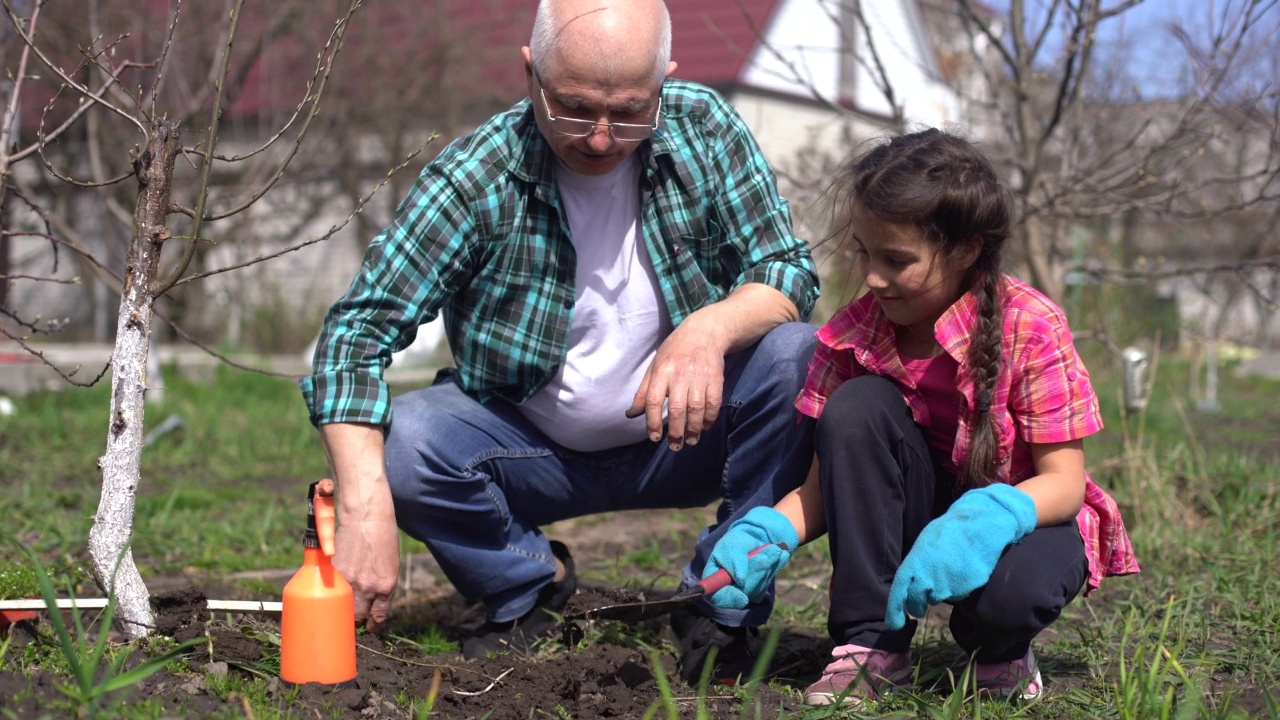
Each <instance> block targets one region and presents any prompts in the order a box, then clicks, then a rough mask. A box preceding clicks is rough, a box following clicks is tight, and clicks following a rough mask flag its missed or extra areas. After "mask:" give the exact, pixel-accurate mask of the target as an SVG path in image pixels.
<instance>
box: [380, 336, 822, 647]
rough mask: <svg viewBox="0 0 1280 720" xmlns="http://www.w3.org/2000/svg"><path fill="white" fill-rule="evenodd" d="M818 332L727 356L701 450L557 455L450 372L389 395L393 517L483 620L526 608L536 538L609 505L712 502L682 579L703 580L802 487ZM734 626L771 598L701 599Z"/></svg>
mask: <svg viewBox="0 0 1280 720" xmlns="http://www.w3.org/2000/svg"><path fill="white" fill-rule="evenodd" d="M813 336H814V327H813V326H811V325H809V324H807V323H799V322H795V323H786V324H783V325H780V326H778V327H777V328H775V329H774V330H772V331H771V332H770V333H769V334H768V335H766V336H765V337H764V338H762V339H761V340H760V341H759V342H757V343H756V344H755V345H753V346H751V347H749V348H747V349H745V350H742V351H740V352H737V353H734V354H733V355H730V356H728V357H726V358H725V386H724V402H723V405H722V407H721V410H720V416H719V417H718V418H717V420H716V422H715V424H714V425H712V426H711V427H710V428H709V429H707V430H705V431H704V432H703V434H702V437H701V439H700V440H699V441H698V444H697V445H692V446H691V445H685V446H684V448H683V449H682V450H680V451H678V452H672V451H671V450H669V449H668V448H667V444H666V438H665V437H664V438H663V439H662V440H661V441H659V442H657V443H653V442H648V441H644V442H640V443H637V444H635V445H628V446H624V447H620V448H614V449H610V450H602V451H599V452H590V453H582V452H575V451H572V450H568V449H566V448H564V447H561V446H559V445H557V444H555V443H554V442H552V441H551V440H549V439H548V438H546V437H545V436H544V435H543V434H542V433H541V432H539V431H538V430H537V429H536V428H534V427H533V425H532V424H530V423H529V422H528V421H527V420H525V418H524V416H523V415H521V414H520V412H519V411H518V410H517V409H516V408H515V407H514V406H512V405H510V404H508V403H506V402H503V401H500V400H494V401H490V402H486V403H480V402H478V401H477V400H476V399H475V398H474V397H473V396H471V395H468V394H467V393H466V392H464V391H463V390H462V388H461V387H460V386H459V385H458V384H457V382H456V381H455V380H454V379H453V378H451V377H449V378H444V379H442V380H439V381H437V382H436V384H434V385H432V386H431V387H427V388H422V389H420V390H414V391H411V392H407V393H404V394H402V395H399V396H397V397H396V398H395V400H394V405H393V410H392V421H391V424H390V427H389V430H388V433H387V438H386V458H387V477H388V479H389V480H390V483H391V493H392V496H393V497H394V499H395V511H396V521H397V523H398V524H399V525H400V527H401V528H402V529H403V530H404V531H405V532H406V533H408V534H409V535H410V536H412V537H414V538H416V539H418V540H421V541H422V542H423V543H425V544H426V546H427V548H428V549H429V550H430V551H431V554H432V555H433V556H434V557H435V559H436V562H437V563H439V564H440V567H441V569H442V570H443V571H444V573H445V575H446V576H447V577H448V578H449V581H450V582H451V583H453V585H454V587H455V588H457V590H458V592H460V593H461V594H462V595H464V596H466V597H468V598H472V599H479V600H481V601H483V602H484V604H485V606H486V607H487V609H488V614H489V619H490V620H493V621H495V622H505V621H508V620H513V619H515V618H518V617H520V616H522V615H523V614H525V613H526V612H528V611H529V610H531V609H532V608H533V606H534V604H535V603H536V601H537V597H538V592H539V590H541V589H542V588H543V587H544V586H545V585H547V584H548V583H550V582H551V581H552V579H553V577H554V573H555V559H554V557H553V556H552V554H551V549H550V543H549V541H548V540H547V538H546V537H545V536H544V535H543V534H542V531H541V530H540V529H539V528H540V527H541V526H543V525H546V524H548V523H553V522H556V521H559V520H565V519H568V518H573V517H581V516H583V515H591V514H595V513H602V512H608V511H616V510H637V509H655V508H690V507H702V506H705V505H707V504H709V503H711V502H712V501H714V500H719V501H720V505H719V507H718V509H717V512H716V522H715V524H714V525H712V526H711V527H708V528H704V529H703V530H702V532H701V533H700V534H699V536H698V541H697V545H696V547H695V548H694V553H693V557H692V559H691V560H690V561H689V563H688V564H687V565H686V566H685V567H684V569H683V582H684V583H685V584H686V585H692V584H694V583H696V582H697V581H698V580H699V579H700V578H701V576H702V575H701V573H702V568H703V565H704V564H705V562H706V560H707V557H708V556H709V555H710V553H711V549H712V548H713V547H714V546H715V543H716V541H717V540H718V539H720V536H721V535H722V534H723V533H724V530H725V529H726V528H727V527H728V525H729V523H731V522H732V521H734V520H736V519H738V518H739V517H741V516H742V515H745V514H746V513H747V511H748V510H750V509H751V508H753V507H756V506H757V505H773V504H774V503H776V502H777V501H778V500H779V499H781V498H782V497H783V496H784V495H786V494H787V493H788V492H790V491H791V490H793V489H795V488H796V487H798V486H799V485H800V484H801V483H802V482H803V481H804V478H805V476H806V474H807V473H808V470H809V466H810V464H811V463H812V461H813V438H812V430H813V424H812V421H811V420H809V419H808V418H805V417H804V416H802V415H800V413H799V412H798V411H797V410H796V409H795V406H794V404H793V403H794V401H795V398H796V396H797V395H798V394H799V392H800V389H801V388H802V387H803V384H804V378H805V373H806V371H807V368H808V362H809V358H810V356H811V355H812V354H813V347H814V337H813ZM702 609H703V612H704V613H705V614H707V615H708V616H711V617H714V618H715V619H716V620H717V621H719V622H721V623H724V624H726V625H733V626H755V625H761V624H763V623H764V622H765V621H766V620H767V619H768V617H769V614H770V612H772V610H773V591H772V589H771V590H770V592H769V594H768V596H767V598H766V599H765V600H764V601H762V602H761V603H759V604H757V605H755V606H752V607H749V608H747V609H745V610H721V609H718V608H715V607H713V606H711V605H710V604H709V603H704V604H703V608H702Z"/></svg>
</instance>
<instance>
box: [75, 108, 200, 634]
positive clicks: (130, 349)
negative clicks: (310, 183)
mask: <svg viewBox="0 0 1280 720" xmlns="http://www.w3.org/2000/svg"><path fill="white" fill-rule="evenodd" d="M179 148H180V143H179V137H178V131H177V127H176V126H175V125H173V124H172V123H169V122H167V121H157V122H155V123H154V124H153V125H152V128H151V137H150V138H149V140H148V143H147V147H146V149H145V150H144V152H143V153H142V155H141V156H140V157H138V158H137V160H136V162H135V168H136V170H137V173H138V204H137V207H136V208H135V210H134V215H133V237H132V238H131V239H130V241H129V254H128V259H127V264H126V266H125V279H124V292H123V293H122V294H121V297H120V315H119V318H118V319H117V322H116V342H115V350H114V351H113V352H112V355H111V417H110V421H109V423H108V428H107V450H106V453H105V454H103V456H102V457H101V458H100V459H99V460H98V465H99V467H100V468H101V469H102V496H101V498H100V499H99V501H98V512H97V513H96V514H95V516H94V522H93V528H92V529H91V530H90V531H89V555H90V556H91V558H92V560H93V570H94V575H95V579H96V580H97V582H98V585H99V586H100V587H101V588H102V590H103V592H105V593H107V594H108V595H110V596H111V597H113V598H115V601H116V615H115V617H116V619H117V620H118V621H119V625H120V627H121V628H122V629H123V630H124V632H125V634H126V635H128V636H129V637H131V638H139V637H144V636H146V635H149V634H151V631H152V630H153V629H154V627H155V621H154V614H153V613H152V611H151V596H150V594H149V593H148V592H147V586H146V584H145V583H144V582H143V581H142V576H141V574H139V572H138V568H137V566H136V565H135V564H134V561H133V551H132V550H131V548H130V541H131V539H132V536H133V515H134V509H135V507H136V505H137V497H138V484H139V481H140V479H141V467H142V447H143V430H144V423H143V418H144V414H145V411H146V403H145V396H146V387H147V357H148V350H149V347H150V336H151V322H152V314H151V305H152V302H153V301H154V300H155V295H154V288H155V284H156V279H157V275H158V274H159V269H160V248H161V246H162V243H164V241H165V240H167V239H168V237H169V231H168V229H167V228H166V227H165V219H166V218H167V217H168V215H169V212H170V205H169V192H170V189H171V187H172V181H173V164H174V158H175V157H176V156H177V152H178V150H179Z"/></svg>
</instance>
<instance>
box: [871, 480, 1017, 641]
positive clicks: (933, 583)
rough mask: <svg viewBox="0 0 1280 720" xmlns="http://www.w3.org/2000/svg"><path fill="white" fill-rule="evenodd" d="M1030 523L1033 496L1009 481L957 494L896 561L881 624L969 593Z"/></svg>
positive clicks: (893, 624)
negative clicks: (904, 555)
mask: <svg viewBox="0 0 1280 720" xmlns="http://www.w3.org/2000/svg"><path fill="white" fill-rule="evenodd" d="M1035 529H1036V504H1035V501H1034V500H1032V499H1031V496H1030V495H1028V494H1026V493H1024V492H1022V491H1021V490H1019V489H1017V488H1015V487H1013V486H1011V485H1005V484H1002V483H997V484H995V485H988V486H987V487H984V488H977V489H974V490H970V491H968V492H966V493H965V494H963V495H961V496H960V498H959V499H958V500H956V501H955V502H954V503H953V504H952V505H951V507H950V508H949V509H948V510H947V512H946V513H944V514H943V515H942V516H941V517H939V518H936V519H935V520H934V521H933V522H931V523H929V524H928V525H926V526H925V528H924V530H922V531H921V532H920V536H919V537H918V538H916V542H915V545H913V546H912V547H911V551H910V552H908V553H907V557H906V558H904V559H903V561H902V564H901V565H900V566H898V572H897V574H896V575H894V578H893V586H892V587H891V588H890V589H889V606H888V608H887V609H886V611H885V616H884V622H885V625H887V626H888V627H889V629H890V630H898V629H900V628H902V627H904V626H905V625H906V623H907V615H911V616H912V617H923V616H924V615H925V613H926V612H928V610H929V606H930V605H936V604H938V603H941V602H952V601H955V600H960V599H962V598H965V597H968V596H969V594H970V593H972V592H973V591H974V590H977V589H978V588H980V587H982V586H983V585H986V584H987V581H988V580H990V579H991V573H992V571H994V570H995V567H996V562H997V561H999V560H1000V555H1001V554H1003V553H1004V550H1005V548H1007V547H1009V546H1010V545H1012V544H1014V543H1016V542H1018V541H1019V540H1021V539H1022V538H1024V537H1026V536H1027V535H1030V534H1031V531H1033V530H1035ZM904 611H905V612H904Z"/></svg>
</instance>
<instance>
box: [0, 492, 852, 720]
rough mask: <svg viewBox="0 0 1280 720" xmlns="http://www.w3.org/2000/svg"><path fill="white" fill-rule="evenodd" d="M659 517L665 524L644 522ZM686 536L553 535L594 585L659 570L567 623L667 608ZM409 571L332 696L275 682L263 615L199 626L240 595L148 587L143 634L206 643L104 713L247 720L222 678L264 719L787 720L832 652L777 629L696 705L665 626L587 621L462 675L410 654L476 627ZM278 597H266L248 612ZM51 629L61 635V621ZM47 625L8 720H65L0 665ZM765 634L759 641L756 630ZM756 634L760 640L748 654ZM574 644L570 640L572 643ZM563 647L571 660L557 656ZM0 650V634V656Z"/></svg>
mask: <svg viewBox="0 0 1280 720" xmlns="http://www.w3.org/2000/svg"><path fill="white" fill-rule="evenodd" d="M659 517H661V518H663V520H664V521H665V525H662V526H659V525H655V524H654V522H653V521H654V519H655V518H659ZM699 522H700V521H699V520H698V519H697V518H693V519H692V523H691V524H689V527H687V528H686V527H682V526H680V523H679V522H673V521H672V519H671V515H670V514H665V515H664V514H657V513H655V514H645V513H642V514H638V515H627V514H621V515H620V516H619V517H615V518H612V519H610V520H609V521H607V522H605V523H602V524H599V525H596V526H591V525H586V526H575V527H574V528H573V529H571V530H570V529H568V528H558V530H559V532H558V534H557V533H556V530H557V528H553V529H552V531H551V532H552V534H553V535H554V536H558V537H564V538H566V539H567V540H568V541H569V543H570V545H571V547H572V548H573V552H574V558H575V560H576V562H577V565H578V567H579V570H580V572H581V571H582V570H583V569H584V568H589V567H594V568H596V570H597V574H598V572H599V571H603V573H604V574H610V573H611V572H612V571H616V570H617V569H619V568H626V569H627V570H629V571H631V572H637V573H638V572H639V571H637V570H636V568H634V567H631V566H630V565H628V564H627V562H628V561H626V560H625V558H626V556H627V554H628V553H632V552H635V551H636V550H637V549H638V548H643V547H657V548H658V549H659V550H660V552H661V553H662V554H663V556H664V559H663V560H662V561H660V566H658V567H656V568H655V569H654V570H652V572H646V573H645V574H646V575H647V576H646V577H643V578H636V579H635V581H634V583H632V582H631V581H628V582H626V583H619V584H615V585H612V586H611V585H608V584H598V583H597V584H592V583H591V582H590V581H588V580H586V579H584V580H582V581H581V582H580V586H579V591H578V594H577V595H576V596H574V597H573V598H572V600H571V602H570V605H569V607H568V608H567V609H566V614H569V615H572V614H574V613H576V612H578V611H582V610H588V609H592V608H597V607H601V606H605V605H615V604H618V603H630V602H639V601H643V600H655V599H661V598H663V597H666V596H670V595H671V594H672V593H671V591H670V590H667V591H663V590H660V589H654V587H653V586H654V585H659V584H662V585H668V586H669V585H671V584H672V583H673V579H674V575H675V570H674V569H673V568H676V567H678V566H679V563H681V562H683V560H682V559H679V558H682V556H683V555H684V553H685V548H687V547H689V546H690V545H691V543H692V538H693V537H694V535H695V534H696V532H697V526H698V523H699ZM686 543H688V544H686ZM424 557H425V556H424V555H421V554H419V555H415V556H410V557H409V558H407V559H406V566H409V565H413V566H416V568H417V569H416V570H415V569H410V568H408V567H406V568H405V571H406V573H405V574H404V575H402V581H401V587H400V589H399V591H398V597H397V601H396V604H395V608H394V610H393V614H392V618H391V620H390V622H389V623H388V625H387V627H386V629H385V630H384V631H383V632H381V633H379V634H371V633H366V632H364V631H361V632H360V633H359V634H358V636H357V670H358V673H357V677H356V679H355V680H354V681H352V682H351V683H348V684H345V685H343V686H337V687H335V686H321V685H317V684H308V685H306V686H304V687H303V688H302V689H301V692H299V693H296V694H295V693H293V692H292V691H293V687H292V686H291V685H289V684H288V683H285V682H283V681H282V680H280V678H279V676H278V673H279V646H278V644H276V643H277V642H278V639H279V633H280V627H279V617H278V616H273V615H257V616H254V615H247V614H244V615H227V614H225V613H219V614H217V616H216V617H211V616H210V613H209V611H208V609H207V607H206V605H205V600H206V598H207V597H215V598H219V599H236V598H237V597H239V598H243V597H244V595H245V593H244V592H243V591H242V590H237V586H236V584H235V582H234V581H232V580H229V579H227V578H192V577H186V578H152V579H149V580H148V586H149V588H150V589H151V591H152V593H153V604H154V605H155V606H156V616H157V628H156V630H157V634H158V635H163V636H165V637H170V638H173V639H174V640H176V641H179V642H181V641H183V640H187V639H190V638H199V637H208V638H209V640H210V645H208V646H200V647H199V649H198V651H197V652H192V653H190V654H189V655H188V656H187V665H188V667H187V668H185V669H183V670H182V671H181V672H171V671H169V670H164V671H161V672H159V673H157V674H155V675H152V676H151V677H150V678H148V679H146V680H144V681H143V682H141V683H139V684H137V685H135V686H133V687H130V688H127V689H124V690H121V691H119V692H117V693H115V694H114V696H113V697H115V698H116V700H117V702H118V703H119V704H118V705H117V706H116V709H117V710H120V711H121V712H122V714H125V715H126V716H127V712H125V711H126V710H127V708H128V707H129V706H130V705H133V704H135V703H140V702H143V701H149V702H151V703H157V702H158V703H162V704H163V708H164V713H163V714H164V716H165V717H192V718H198V717H210V716H217V717H252V716H253V714H252V713H250V714H246V711H245V702H246V701H245V700H244V699H243V698H242V697H241V696H240V693H227V692H226V691H225V690H220V688H218V687H211V686H213V685H225V684H224V683H219V682H218V679H219V678H221V677H222V676H231V677H232V679H234V678H235V677H239V678H242V679H244V680H246V681H251V680H253V679H254V678H262V679H263V680H264V681H265V683H266V686H267V693H268V695H269V696H270V697H271V698H272V701H273V702H274V703H275V707H277V708H278V709H279V710H280V711H281V712H287V713H288V716H289V717H297V718H313V717H323V718H329V717H365V718H410V717H413V714H412V711H411V709H410V706H409V704H408V703H409V701H413V702H415V703H418V704H419V705H420V704H421V703H422V702H423V701H424V700H425V699H426V698H428V697H432V696H434V697H435V701H434V709H433V712H432V714H431V715H430V717H436V718H490V719H491V720H503V719H505V718H511V719H514V718H529V717H556V718H558V717H571V718H576V719H586V718H641V717H645V715H646V713H647V712H649V711H650V710H651V708H653V706H654V705H655V703H659V704H662V703H664V702H666V701H664V699H663V698H664V697H670V698H673V699H674V702H675V704H676V706H677V707H679V708H680V711H681V715H682V716H683V717H694V716H695V714H696V713H697V712H698V711H699V705H700V704H701V707H702V710H703V712H704V713H705V715H704V716H705V717H710V718H739V717H743V716H744V715H743V710H744V707H745V708H746V710H747V715H746V716H748V717H776V716H778V715H779V714H784V713H788V712H792V711H796V710H798V709H799V708H800V707H801V702H800V701H801V695H800V690H802V689H803V688H804V687H806V686H807V685H808V684H809V683H810V682H812V681H813V680H814V679H815V678H816V677H817V676H818V675H819V674H820V673H821V671H822V668H823V666H825V664H826V661H827V659H828V658H829V653H830V647H831V644H830V642H829V641H828V639H827V638H826V636H825V634H824V633H821V632H818V631H815V630H813V629H811V628H783V629H782V630H781V634H780V637H779V642H778V646H777V650H776V652H775V653H774V655H773V659H772V662H771V663H770V665H769V675H768V676H767V678H766V682H762V683H754V684H746V683H744V684H743V685H741V686H728V685H720V684H714V685H712V686H711V687H710V688H704V689H703V691H702V692H699V691H698V689H697V688H695V687H691V686H690V685H688V684H686V683H684V682H683V681H682V680H681V679H680V677H679V675H678V674H677V673H676V658H675V652H676V651H675V648H674V644H673V638H672V636H671V634H670V631H669V629H668V620H669V619H668V617H666V616H660V617H655V618H651V619H645V620H643V621H638V622H632V623H626V624H624V623H620V622H614V621H610V620H594V619H592V620H578V621H573V622H569V623H566V624H565V625H563V626H562V629H563V630H565V631H566V632H564V633H554V634H553V636H551V637H548V638H547V639H546V641H545V643H544V644H542V645H539V646H537V647H536V648H535V650H534V651H533V653H532V654H529V655H524V656H521V655H516V654H513V653H508V654H503V655H498V656H495V657H491V658H485V659H477V660H471V661H465V660H463V658H462V657H461V656H460V655H459V654H458V653H457V652H456V651H451V652H444V653H439V654H433V653H432V652H430V651H426V650H424V648H423V646H422V645H419V644H416V643H415V642H414V640H415V639H416V640H419V641H420V642H421V638H423V637H424V636H426V635H428V634H429V633H430V632H431V631H433V630H434V631H436V632H438V633H443V635H444V637H445V638H446V639H447V640H452V641H460V640H461V639H462V638H463V637H465V636H466V634H467V632H468V631H469V630H470V629H471V628H473V627H475V626H477V625H479V624H480V623H481V622H482V621H483V619H484V618H483V610H482V608H481V607H480V606H479V605H477V604H474V603H470V602H468V601H466V600H464V599H463V598H462V597H461V596H459V595H458V594H457V593H455V592H454V591H453V590H452V589H451V587H449V586H448V584H447V583H445V582H444V581H443V580H441V579H439V574H438V568H437V567H435V566H434V563H433V562H431V561H430V559H429V557H427V558H426V559H425V561H424ZM668 562H669V563H670V564H669V565H666V564H665V563H668ZM290 574H291V572H290V571H282V572H281V573H276V574H269V573H266V574H262V575H260V576H258V577H257V578H256V579H258V580H263V579H267V580H268V581H271V582H274V583H275V584H276V585H277V586H283V583H284V582H285V581H287V580H288V577H289V575H290ZM433 576H434V577H433ZM424 577H425V580H424ZM193 582H194V585H193ZM813 594H814V590H813V589H812V588H810V589H809V590H808V591H806V597H807V598H812V596H813ZM278 598H279V595H276V596H275V598H272V597H263V596H258V597H254V598H252V599H259V600H260V599H278ZM64 617H66V618H67V619H68V622H70V616H69V615H64ZM49 625H50V623H49V621H48V619H47V618H45V617H43V614H42V616H41V617H40V618H38V619H37V620H35V621H23V622H20V623H18V624H16V625H14V626H13V627H12V628H11V630H10V632H11V636H12V643H11V647H10V649H9V651H8V652H9V655H8V657H7V658H6V661H5V663H4V665H3V666H0V667H3V668H4V669H0V716H3V717H12V718H17V719H20V720H21V719H26V718H41V717H64V716H68V715H69V714H70V713H71V711H72V706H71V705H70V704H69V703H68V699H67V696H66V695H65V694H63V693H62V692H61V691H60V690H58V688H57V685H58V684H59V683H63V684H65V683H66V682H68V678H66V677H65V676H64V677H55V676H53V675H52V674H50V673H47V672H40V673H37V674H35V675H26V674H23V673H21V672H14V671H11V670H10V668H12V667H13V665H12V664H11V662H10V660H12V659H13V658H15V657H17V656H18V655H19V654H21V653H23V652H24V651H25V650H24V648H25V646H26V645H28V644H31V643H43V644H48V643H51V642H56V641H53V640H51V637H52V633H51V630H50V629H49ZM42 626H43V627H42ZM764 630H765V631H766V633H767V631H768V630H770V627H769V626H766V628H764ZM92 632H94V631H91V633H92ZM766 633H762V635H761V638H760V642H761V643H762V644H763V642H764V640H765V634H766ZM582 638H585V642H578V640H579V639H582ZM566 640H567V641H571V644H572V646H573V647H574V649H568V644H569V643H566ZM3 641H4V640H3V637H2V636H0V643H3ZM45 652H49V653H52V654H53V655H55V656H57V655H58V654H59V653H60V651H59V650H57V649H56V648H54V647H49V648H47V650H46V651H45ZM140 654H141V653H135V655H140ZM138 662H141V660H140V659H133V660H131V661H130V664H131V665H136V664H137V663H138ZM655 663H656V665H655ZM437 683H438V685H437ZM664 686H665V688H666V689H665V690H664ZM218 690H220V691H218ZM215 691H218V692H215ZM664 692H665V696H664ZM662 707H663V709H662V710H661V711H660V712H658V714H657V715H656V716H655V717H666V716H667V715H666V710H665V705H663V706H662ZM757 707H758V708H759V710H758V712H757V710H756V708H757Z"/></svg>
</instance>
